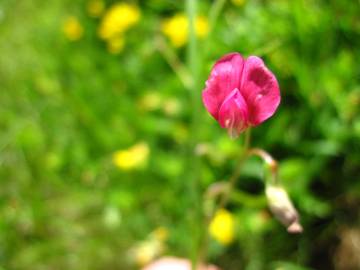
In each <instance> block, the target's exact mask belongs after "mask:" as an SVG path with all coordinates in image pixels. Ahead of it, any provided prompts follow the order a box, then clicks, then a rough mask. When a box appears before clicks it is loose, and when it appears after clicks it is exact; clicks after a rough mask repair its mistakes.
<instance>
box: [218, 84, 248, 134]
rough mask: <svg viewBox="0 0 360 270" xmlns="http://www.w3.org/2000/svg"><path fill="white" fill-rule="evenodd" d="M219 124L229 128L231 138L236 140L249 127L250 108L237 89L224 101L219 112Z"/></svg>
mask: <svg viewBox="0 0 360 270" xmlns="http://www.w3.org/2000/svg"><path fill="white" fill-rule="evenodd" d="M219 123H220V125H221V127H222V128H227V129H228V133H229V135H230V137H231V138H236V137H238V136H239V134H240V133H241V132H242V131H244V130H245V129H246V128H247V127H248V107H247V105H246V102H245V100H244V98H243V96H242V95H241V93H240V91H239V90H238V89H237V88H235V89H234V90H233V91H232V92H231V93H230V94H229V95H228V96H227V97H226V99H225V100H224V102H223V104H222V105H221V107H220V110H219Z"/></svg>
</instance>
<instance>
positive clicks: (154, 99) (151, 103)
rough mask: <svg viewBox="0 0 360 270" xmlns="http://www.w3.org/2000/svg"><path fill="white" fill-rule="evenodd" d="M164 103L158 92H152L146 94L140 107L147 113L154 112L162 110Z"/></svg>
mask: <svg viewBox="0 0 360 270" xmlns="http://www.w3.org/2000/svg"><path fill="white" fill-rule="evenodd" d="M161 102H162V98H161V96H160V95H159V94H158V92H155V91H152V92H148V93H146V94H145V95H144V96H143V97H142V98H141V99H140V100H139V103H138V105H139V106H140V108H141V109H143V110H146V111H154V110H157V109H159V108H160V106H161Z"/></svg>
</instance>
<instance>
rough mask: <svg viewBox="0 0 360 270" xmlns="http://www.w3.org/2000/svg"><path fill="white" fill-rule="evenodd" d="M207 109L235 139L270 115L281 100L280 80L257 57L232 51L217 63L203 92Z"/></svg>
mask: <svg viewBox="0 0 360 270" xmlns="http://www.w3.org/2000/svg"><path fill="white" fill-rule="evenodd" d="M202 98H203V102H204V105H205V107H206V109H207V110H208V111H209V112H210V114H211V115H212V116H213V117H214V118H215V119H216V120H217V121H218V122H219V124H220V126H221V127H222V128H226V129H228V132H229V135H230V137H231V138H236V137H237V136H239V134H240V133H241V132H243V131H244V130H245V129H246V128H248V127H250V126H257V125H259V124H261V123H262V122H264V121H265V120H266V119H268V118H269V117H271V116H272V115H273V114H274V113H275V111H276V109H277V107H278V106H279V103H280V91H279V85H278V82H277V80H276V78H275V76H274V74H272V73H271V71H270V70H269V69H268V68H267V67H266V66H265V64H264V62H263V61H262V60H261V59H260V58H259V57H257V56H250V57H249V58H247V59H245V58H243V57H242V56H241V55H240V54H239V53H229V54H227V55H225V56H223V57H222V58H221V59H220V60H218V61H217V62H216V64H215V65H214V67H213V68H212V70H211V74H210V76H209V79H208V80H207V81H206V87H205V89H204V91H203V93H202Z"/></svg>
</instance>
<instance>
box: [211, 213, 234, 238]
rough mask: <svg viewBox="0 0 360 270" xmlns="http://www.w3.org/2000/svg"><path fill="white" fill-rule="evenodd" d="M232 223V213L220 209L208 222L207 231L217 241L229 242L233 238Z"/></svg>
mask: <svg viewBox="0 0 360 270" xmlns="http://www.w3.org/2000/svg"><path fill="white" fill-rule="evenodd" d="M234 223H235V222H234V217H233V215H232V214H231V213H230V212H229V211H227V210H226V209H220V210H218V211H217V212H216V213H215V216H214V218H213V219H212V220H211V222H210V225H209V233H210V235H211V236H212V237H213V238H214V239H215V240H217V241H218V242H219V243H221V244H223V245H227V244H230V243H231V242H232V241H233V240H234V225H235V224H234Z"/></svg>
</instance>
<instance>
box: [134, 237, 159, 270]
mask: <svg viewBox="0 0 360 270" xmlns="http://www.w3.org/2000/svg"><path fill="white" fill-rule="evenodd" d="M163 249H164V247H163V244H162V243H161V242H158V241H151V240H148V241H144V242H141V243H139V244H138V245H137V246H136V247H135V248H134V249H133V250H132V253H133V257H134V259H135V261H136V263H137V264H138V265H140V266H144V265H146V264H148V263H150V262H151V261H152V260H153V259H155V257H157V256H158V255H159V254H160V253H161V252H162V251H163Z"/></svg>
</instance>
